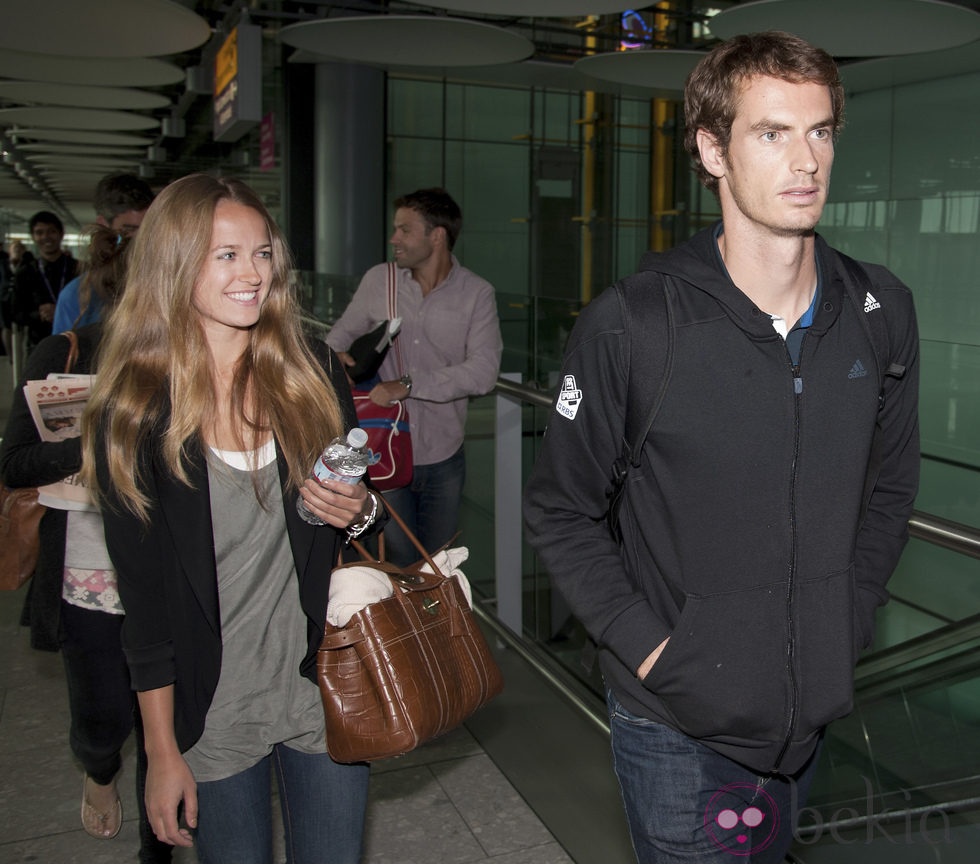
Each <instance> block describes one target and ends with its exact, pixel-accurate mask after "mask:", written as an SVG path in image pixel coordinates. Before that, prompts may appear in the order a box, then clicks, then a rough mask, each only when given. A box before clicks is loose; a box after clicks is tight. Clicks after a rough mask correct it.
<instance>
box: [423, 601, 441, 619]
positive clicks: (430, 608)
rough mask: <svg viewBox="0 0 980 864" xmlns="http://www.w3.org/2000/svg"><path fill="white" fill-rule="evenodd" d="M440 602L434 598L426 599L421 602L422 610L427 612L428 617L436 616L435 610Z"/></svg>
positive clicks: (436, 610)
mask: <svg viewBox="0 0 980 864" xmlns="http://www.w3.org/2000/svg"><path fill="white" fill-rule="evenodd" d="M440 602H441V601H439V600H437V599H436V598H435V597H426V598H425V599H424V600H423V601H422V608H423V609H424V610H425V611H426V612H428V613H429V614H430V615H436V614H438V612H439V609H438V608H437V607H438V606H439V603H440Z"/></svg>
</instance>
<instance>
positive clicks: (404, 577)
mask: <svg viewBox="0 0 980 864" xmlns="http://www.w3.org/2000/svg"><path fill="white" fill-rule="evenodd" d="M388 576H390V577H391V578H392V579H394V580H395V581H396V582H401V583H402V585H421V584H422V583H423V582H425V580H424V579H423V578H422V577H421V576H419V574H418V573H389V574H388Z"/></svg>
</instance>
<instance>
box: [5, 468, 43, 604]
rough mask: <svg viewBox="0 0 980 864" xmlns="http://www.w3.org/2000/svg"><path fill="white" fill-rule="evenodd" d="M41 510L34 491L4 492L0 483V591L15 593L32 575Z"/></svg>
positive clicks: (38, 545) (35, 561)
mask: <svg viewBox="0 0 980 864" xmlns="http://www.w3.org/2000/svg"><path fill="white" fill-rule="evenodd" d="M45 510H47V507H45V506H44V505H43V504H38V503H37V489H36V488H28V489H8V488H7V487H6V486H4V485H3V483H2V482H0V591H16V590H17V589H18V588H20V587H21V585H23V584H24V583H25V582H27V580H28V579H30V578H31V576H32V574H33V573H34V568H35V567H37V556H38V554H39V553H40V547H41V542H40V537H39V535H38V526H39V525H40V524H41V517H42V516H43V515H44V512H45Z"/></svg>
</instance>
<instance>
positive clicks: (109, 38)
mask: <svg viewBox="0 0 980 864" xmlns="http://www.w3.org/2000/svg"><path fill="white" fill-rule="evenodd" d="M6 5H7V6H8V7H9V8H7V9H5V10H4V12H3V26H2V27H0V48H9V49H11V50H14V51H16V50H18V49H21V48H23V47H24V46H25V45H30V46H31V48H32V50H34V51H36V52H37V53H39V54H59V55H63V56H65V57H159V56H161V55H163V54H178V53H180V52H181V51H190V50H191V49H192V48H197V46H198V45H202V44H204V43H205V42H207V40H208V39H209V38H210V36H211V28H210V27H209V26H208V22H207V21H205V20H204V19H203V18H202V17H201V16H200V15H198V14H197V13H196V12H193V11H191V10H190V9H188V8H187V7H186V6H182V5H181V4H180V3H175V2H173V0H44V2H43V3H27V2H21V3H8V4H6ZM21 74H23V70H22V71H21ZM32 77H33V76H32Z"/></svg>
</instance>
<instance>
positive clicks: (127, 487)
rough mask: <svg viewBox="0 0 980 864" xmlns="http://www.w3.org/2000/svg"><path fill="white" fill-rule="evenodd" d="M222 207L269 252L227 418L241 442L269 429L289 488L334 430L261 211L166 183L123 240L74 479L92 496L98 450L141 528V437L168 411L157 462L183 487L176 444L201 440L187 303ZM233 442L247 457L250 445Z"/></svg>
mask: <svg viewBox="0 0 980 864" xmlns="http://www.w3.org/2000/svg"><path fill="white" fill-rule="evenodd" d="M222 201H232V202H235V203H238V204H243V205H245V206H247V207H250V208H252V209H253V210H255V211H257V212H258V213H259V214H260V215H261V216H262V218H263V220H264V221H265V224H266V227H267V228H268V231H269V239H270V242H271V245H272V262H271V268H272V269H271V274H270V279H269V290H268V294H267V296H266V299H265V301H264V303H263V304H262V308H261V312H260V314H259V320H258V322H257V323H256V324H255V326H254V327H252V328H251V329H250V330H249V341H248V346H247V347H246V349H245V351H244V353H243V354H242V357H241V359H240V360H239V361H238V364H237V366H236V369H235V375H234V381H233V384H232V389H231V400H232V404H231V410H232V412H233V414H234V415H235V416H238V417H241V418H242V420H243V424H242V425H243V428H245V429H247V430H249V431H250V433H251V437H252V439H253V441H254V440H255V439H256V438H257V437H258V436H259V435H261V433H262V432H264V431H268V430H270V429H271V430H272V432H273V434H274V435H275V437H276V440H277V441H278V442H279V446H280V447H281V449H282V451H283V455H284V456H285V458H286V462H287V465H288V468H289V485H290V487H294V488H295V487H298V486H299V485H301V484H302V482H303V479H304V478H305V477H306V475H307V474H308V472H309V469H310V466H311V465H312V464H313V461H314V460H315V459H316V457H317V455H318V454H319V452H320V449H321V448H322V447H323V445H324V443H325V442H327V441H329V440H330V439H331V438H333V437H334V436H336V435H338V434H340V432H341V430H342V428H343V417H342V414H341V410H340V404H339V402H338V399H337V394H336V392H335V391H334V389H333V386H332V385H331V383H330V379H329V378H328V377H327V375H326V373H325V372H324V371H323V369H322V368H321V366H320V364H319V363H318V362H317V361H316V359H315V358H314V357H313V355H312V354H311V352H310V349H309V348H308V347H307V344H306V341H305V338H304V336H303V331H302V327H301V323H300V317H299V305H298V303H297V300H296V297H295V293H294V291H293V289H292V287H291V285H290V281H289V272H290V266H291V265H290V256H289V251H288V249H287V247H286V244H285V241H284V240H283V237H282V234H281V233H280V231H279V229H278V227H277V226H276V224H275V222H273V220H272V217H271V216H270V215H269V213H268V211H267V210H266V208H265V206H264V205H263V203H262V201H261V200H260V199H259V197H258V196H257V195H256V194H255V193H254V192H253V191H252V190H251V189H250V188H249V187H248V186H246V185H245V184H244V183H242V182H241V181H238V180H233V179H226V178H216V177H211V176H210V175H207V174H191V175H189V176H187V177H183V178H181V179H180V180H176V181H175V182H173V183H171V184H170V185H169V186H168V187H167V188H166V189H164V190H163V192H161V193H160V195H158V196H157V198H156V200H155V201H154V202H153V204H151V205H150V208H149V209H148V210H147V212H146V217H145V218H144V220H143V224H142V225H141V227H140V230H139V232H138V233H137V235H136V238H135V240H134V242H133V249H132V250H131V255H130V266H129V271H128V274H127V278H126V291H125V293H124V294H123V297H122V299H121V300H120V301H119V304H118V305H117V306H116V308H115V309H114V310H113V312H112V314H111V316H110V317H109V319H108V321H107V322H106V325H105V326H106V333H105V336H104V337H103V341H102V345H101V348H100V351H99V360H98V375H97V378H96V385H95V388H94V390H93V393H92V396H91V398H90V399H89V402H88V406H87V408H86V411H85V415H84V417H83V420H82V423H83V425H82V440H83V442H84V459H83V469H82V478H83V481H84V482H85V483H86V484H87V485H88V486H89V488H90V489H91V491H92V494H93V495H95V496H96V497H97V498H98V497H99V492H100V490H99V486H98V481H97V477H96V471H95V453H96V451H97V450H98V449H99V448H100V446H101V448H102V449H104V452H105V454H106V461H107V468H108V475H109V479H110V481H111V483H112V487H113V492H114V494H115V496H116V497H117V498H118V499H119V501H120V502H121V503H122V504H123V505H124V506H125V507H127V508H128V509H130V510H131V511H132V512H134V513H136V514H138V515H139V516H140V517H141V518H142V519H143V520H144V521H147V520H148V518H149V515H148V507H149V504H150V501H149V499H148V498H147V497H146V495H145V494H144V493H143V491H142V490H141V488H140V487H141V477H140V476H139V467H138V466H139V462H138V459H137V450H138V448H139V447H140V446H141V444H142V443H143V442H144V439H145V437H146V435H147V433H148V432H149V431H150V430H151V429H152V428H153V427H154V426H155V425H157V424H158V423H159V422H160V420H161V418H162V416H163V414H164V412H165V411H166V410H167V405H168V402H169V420H168V423H167V426H166V428H165V429H163V430H162V434H163V439H162V448H161V456H162V459H163V462H164V464H165V466H166V467H167V469H168V470H169V471H170V473H171V474H172V475H173V476H174V477H176V478H177V479H178V480H180V481H181V482H183V483H186V484H188V485H191V484H190V479H189V477H188V474H187V459H188V450H187V445H188V443H189V442H191V441H194V440H196V441H198V442H202V440H203V433H204V431H205V430H207V429H209V428H211V425H212V424H213V423H214V421H215V418H216V417H217V415H218V411H219V407H220V406H218V404H217V400H216V395H215V387H214V383H213V380H214V379H213V372H214V370H213V368H212V360H211V353H210V351H209V350H208V346H207V342H206V341H205V335H204V328H203V326H202V323H201V319H200V316H199V315H198V314H197V312H196V311H195V307H194V304H193V293H194V286H195V283H196V281H197V278H198V274H199V273H200V272H201V269H202V267H203V265H204V261H205V258H206V256H207V254H208V251H209V248H210V243H211V230H212V224H213V219H214V212H215V209H216V207H217V206H218V204H219V202H222ZM246 394H247V405H246ZM97 436H102V441H101V442H97ZM241 443H242V445H243V446H242V448H241V449H249V447H248V444H249V443H252V442H246V441H242V442H241Z"/></svg>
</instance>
